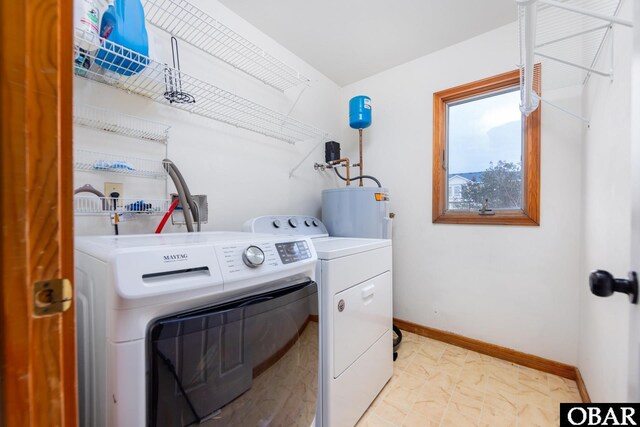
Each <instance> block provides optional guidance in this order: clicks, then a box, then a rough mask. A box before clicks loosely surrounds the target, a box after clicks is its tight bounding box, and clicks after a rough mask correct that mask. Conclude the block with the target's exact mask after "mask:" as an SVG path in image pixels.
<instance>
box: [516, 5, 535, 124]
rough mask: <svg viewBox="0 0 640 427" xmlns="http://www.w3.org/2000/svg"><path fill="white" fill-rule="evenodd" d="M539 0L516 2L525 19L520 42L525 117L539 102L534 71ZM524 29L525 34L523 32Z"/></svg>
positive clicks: (523, 19) (522, 109) (521, 94)
mask: <svg viewBox="0 0 640 427" xmlns="http://www.w3.org/2000/svg"><path fill="white" fill-rule="evenodd" d="M536 1H537V0H516V2H517V3H518V6H519V7H520V8H521V11H522V14H523V18H522V21H521V22H520V25H521V27H523V28H521V30H520V31H521V34H520V37H522V40H521V41H520V43H521V45H520V63H521V64H520V65H521V67H522V71H521V73H522V79H523V82H522V87H521V90H520V111H522V114H524V115H525V116H528V115H529V114H531V112H533V111H534V110H535V109H536V108H538V104H539V101H538V99H537V98H536V97H534V96H532V94H533V69H534V65H535V58H534V55H535V50H534V46H535V45H536V19H537V12H538V5H537V4H536ZM523 29H524V34H522V30H523Z"/></svg>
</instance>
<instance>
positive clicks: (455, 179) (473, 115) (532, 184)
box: [433, 64, 540, 225]
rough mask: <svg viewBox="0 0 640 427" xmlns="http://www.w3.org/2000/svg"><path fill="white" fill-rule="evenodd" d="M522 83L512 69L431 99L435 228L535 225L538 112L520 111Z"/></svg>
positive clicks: (537, 87) (537, 213)
mask: <svg viewBox="0 0 640 427" xmlns="http://www.w3.org/2000/svg"><path fill="white" fill-rule="evenodd" d="M535 71H536V72H535V77H536V81H535V82H534V88H535V90H536V92H537V93H538V94H539V93H540V64H537V65H536V69H535ZM519 84H520V74H519V71H518V70H515V71H512V72H508V73H504V74H500V75H497V76H494V77H491V78H488V79H484V80H479V81H477V82H473V83H469V84H466V85H462V86H458V87H454V88H451V89H447V90H444V91H441V92H438V93H434V94H433V222H434V223H450V224H502V225H539V223H540V108H538V109H536V110H535V111H534V112H533V113H531V114H530V115H529V116H528V117H525V116H523V115H522V114H521V113H520V108H519V104H520V91H519Z"/></svg>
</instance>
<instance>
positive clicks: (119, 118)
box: [73, 104, 171, 144]
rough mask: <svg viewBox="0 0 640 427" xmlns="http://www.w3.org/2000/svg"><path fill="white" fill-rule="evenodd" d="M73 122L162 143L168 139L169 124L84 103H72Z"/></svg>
mask: <svg viewBox="0 0 640 427" xmlns="http://www.w3.org/2000/svg"><path fill="white" fill-rule="evenodd" d="M73 122H74V123H75V124H77V125H80V126H84V127H88V128H93V129H98V130H103V131H106V132H112V133H115V134H118V135H122V136H128V137H131V138H136V139H144V140H148V141H153V142H160V143H162V144H166V143H167V141H168V140H169V129H171V126H168V125H165V124H163V123H158V122H154V121H151V120H147V119H142V118H140V117H135V116H129V115H127V114H124V113H120V112H118V111H114V110H110V109H106V108H98V107H94V106H91V105H85V104H75V105H74V108H73Z"/></svg>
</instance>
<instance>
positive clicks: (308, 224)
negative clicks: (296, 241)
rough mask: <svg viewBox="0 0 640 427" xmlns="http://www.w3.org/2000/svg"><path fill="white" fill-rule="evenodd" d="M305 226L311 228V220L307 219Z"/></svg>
mask: <svg viewBox="0 0 640 427" xmlns="http://www.w3.org/2000/svg"><path fill="white" fill-rule="evenodd" d="M304 225H306V226H307V227H311V220H310V219H305V220H304Z"/></svg>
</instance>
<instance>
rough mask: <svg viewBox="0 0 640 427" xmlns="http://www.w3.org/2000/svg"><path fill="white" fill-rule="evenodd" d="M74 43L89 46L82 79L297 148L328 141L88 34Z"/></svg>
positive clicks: (79, 73) (269, 111)
mask: <svg viewBox="0 0 640 427" xmlns="http://www.w3.org/2000/svg"><path fill="white" fill-rule="evenodd" d="M74 41H75V44H76V46H84V47H83V49H84V52H83V54H84V56H85V58H84V61H82V65H79V64H78V63H79V62H81V61H78V60H76V62H75V63H74V71H75V74H76V75H77V76H80V77H84V78H87V79H89V80H93V81H96V82H100V83H104V84H107V85H110V86H114V87H117V88H118V89H121V90H124V91H127V92H129V93H135V94H138V95H141V96H145V97H147V98H150V99H152V100H154V101H156V102H160V103H163V104H166V105H172V106H174V107H176V108H180V109H182V110H185V111H189V112H191V113H195V114H198V115H201V116H204V117H208V118H210V119H214V120H218V121H221V122H224V123H227V124H230V125H233V126H236V127H239V128H243V129H247V130H250V131H253V132H256V133H260V134H262V135H266V136H270V137H272V138H276V139H279V140H282V141H286V142H289V143H291V144H293V143H296V142H302V141H307V140H318V139H326V138H327V137H328V133H327V132H324V131H322V130H320V129H317V128H315V127H313V126H310V125H307V124H305V123H303V122H301V121H299V120H296V119H294V118H291V117H289V116H287V115H284V114H282V113H279V112H277V111H275V110H272V109H270V108H267V107H264V106H262V105H259V104H257V103H255V102H253V101H250V100H248V99H246V98H243V97H241V96H238V95H235V94H233V93H231V92H228V91H226V90H224V89H221V88H219V87H217V86H214V85H212V84H209V83H206V82H204V81H202V80H199V79H196V78H194V77H191V76H189V75H188V74H185V73H183V72H181V71H179V70H176V69H174V68H172V67H169V66H168V65H166V64H160V63H159V62H157V61H155V60H153V59H150V58H148V57H146V56H143V55H140V54H139V53H137V52H134V51H131V50H129V49H127V48H125V47H122V46H120V45H117V44H115V43H112V42H110V41H108V40H104V39H101V38H98V37H96V36H95V35H92V34H90V33H87V32H85V31H82V30H78V29H76V31H75V36H74ZM186 95H189V96H186ZM186 100H188V101H186Z"/></svg>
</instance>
